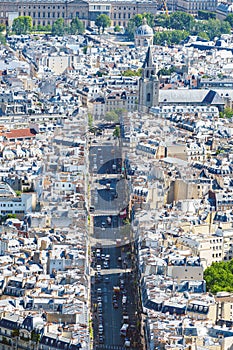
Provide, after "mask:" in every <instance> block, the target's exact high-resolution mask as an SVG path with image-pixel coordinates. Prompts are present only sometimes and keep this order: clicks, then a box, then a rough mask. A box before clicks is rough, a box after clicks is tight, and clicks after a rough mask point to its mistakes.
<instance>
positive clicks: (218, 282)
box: [204, 260, 233, 293]
mask: <svg viewBox="0 0 233 350" xmlns="http://www.w3.org/2000/svg"><path fill="white" fill-rule="evenodd" d="M232 268H233V263H232V260H231V261H226V262H225V261H220V262H214V263H212V265H211V266H210V267H208V268H207V269H206V270H205V271H204V279H205V281H206V287H207V290H208V291H210V292H212V293H217V292H221V291H227V292H233V269H232Z"/></svg>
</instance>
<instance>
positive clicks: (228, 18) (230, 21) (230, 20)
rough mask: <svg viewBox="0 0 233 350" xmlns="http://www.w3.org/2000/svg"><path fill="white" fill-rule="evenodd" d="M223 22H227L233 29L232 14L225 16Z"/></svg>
mask: <svg viewBox="0 0 233 350" xmlns="http://www.w3.org/2000/svg"><path fill="white" fill-rule="evenodd" d="M224 21H226V22H228V23H229V24H230V26H231V28H233V13H230V14H229V15H227V17H226V18H225V19H224Z"/></svg>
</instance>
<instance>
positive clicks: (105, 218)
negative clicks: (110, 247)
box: [93, 215, 124, 237]
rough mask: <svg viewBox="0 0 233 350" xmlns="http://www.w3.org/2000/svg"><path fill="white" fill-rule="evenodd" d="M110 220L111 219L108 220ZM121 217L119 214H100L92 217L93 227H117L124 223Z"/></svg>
mask: <svg viewBox="0 0 233 350" xmlns="http://www.w3.org/2000/svg"><path fill="white" fill-rule="evenodd" d="M110 220H111V221H110ZM123 220H124V219H123V218H120V216H119V215H101V216H94V217H93V225H94V227H101V228H102V227H107V228H109V229H110V228H112V229H113V228H117V227H120V226H123V225H124V222H123ZM113 237H114V236H113Z"/></svg>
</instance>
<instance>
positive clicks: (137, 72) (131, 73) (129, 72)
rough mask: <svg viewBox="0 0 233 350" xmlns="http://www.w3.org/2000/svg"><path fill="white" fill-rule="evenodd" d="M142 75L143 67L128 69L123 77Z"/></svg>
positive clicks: (123, 73)
mask: <svg viewBox="0 0 233 350" xmlns="http://www.w3.org/2000/svg"><path fill="white" fill-rule="evenodd" d="M141 75H142V69H141V68H139V69H138V70H133V69H127V70H125V71H124V72H122V76H123V77H140V76H141Z"/></svg>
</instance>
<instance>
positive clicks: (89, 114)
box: [88, 113, 93, 128]
mask: <svg viewBox="0 0 233 350" xmlns="http://www.w3.org/2000/svg"><path fill="white" fill-rule="evenodd" d="M88 127H89V128H92V127H93V116H92V115H91V113H88Z"/></svg>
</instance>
